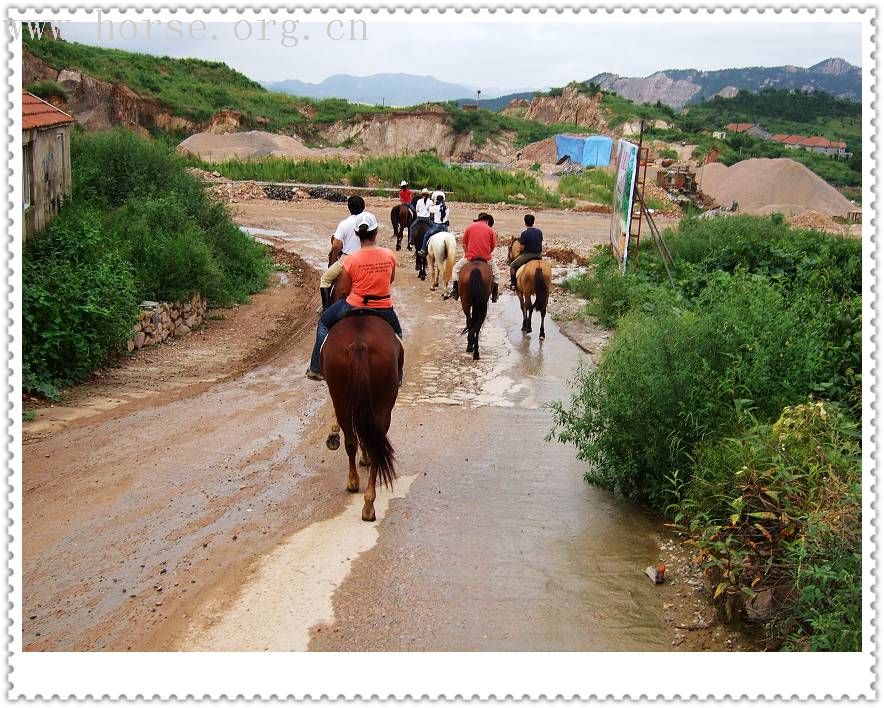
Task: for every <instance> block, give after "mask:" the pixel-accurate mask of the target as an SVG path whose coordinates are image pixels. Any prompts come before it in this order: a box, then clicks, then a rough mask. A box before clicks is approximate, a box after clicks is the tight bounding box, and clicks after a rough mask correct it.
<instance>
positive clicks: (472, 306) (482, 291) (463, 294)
mask: <svg viewBox="0 0 884 708" xmlns="http://www.w3.org/2000/svg"><path fill="white" fill-rule="evenodd" d="M457 282H458V286H457V287H458V293H459V295H460V304H461V307H463V313H464V315H465V316H466V318H467V325H466V327H464V328H463V332H461V334H464V332H466V334H467V351H468V352H472V353H473V359H474V360H477V359H478V358H479V330H480V329H482V325H483V324H484V322H485V317H486V316H487V314H488V298H489V297H490V295H491V266H490V265H488V263H486V262H485V261H482V260H475V261H470V262H469V263H467V264H466V265H465V266H464V267H463V268H461V269H460V275H459V277H458V280H457Z"/></svg>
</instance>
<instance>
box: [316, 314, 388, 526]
mask: <svg viewBox="0 0 884 708" xmlns="http://www.w3.org/2000/svg"><path fill="white" fill-rule="evenodd" d="M404 360H405V352H404V351H403V349H402V342H400V341H399V338H398V337H397V336H396V334H395V333H394V332H393V328H392V327H390V325H389V324H387V322H385V321H384V320H383V319H381V318H380V317H377V316H374V315H371V314H369V313H366V312H365V311H364V310H358V311H357V314H352V315H349V316H347V317H345V318H344V319H342V320H341V321H339V322H338V323H337V324H335V325H334V327H332V328H331V331H330V332H329V333H328V338H327V339H326V340H325V344H323V346H322V353H321V356H320V360H319V361H320V367H321V369H322V374H323V376H325V381H326V383H327V384H328V392H329V394H330V395H331V399H332V403H333V404H334V409H335V417H336V418H337V421H338V425H339V426H340V429H341V431H342V432H343V433H344V448H345V449H346V450H347V457H348V458H349V461H350V471H349V473H348V475H347V491H348V492H353V493H356V492H358V491H359V472H358V471H357V468H356V452H357V451H358V450H359V449H360V448H361V449H362V455H363V458H364V459H365V461H366V462H367V463H368V468H369V472H368V484H366V487H365V504H364V506H363V507H362V520H363V521H374V520H375V513H374V500H375V482H376V480H377V479H380V481H381V483H382V484H384V485H385V486H386V487H388V488H390V487H391V486H392V484H393V480H394V479H395V478H396V470H395V468H394V466H393V462H394V454H393V446H392V445H391V444H390V440H389V438H388V437H387V432H388V431H389V430H390V416H391V414H392V412H393V406H394V405H395V404H396V397H397V395H398V394H399V381H400V375H401V372H402V367H403V365H404ZM336 437H337V433H334V432H333V433H332V434H331V435H329V439H328V441H326V445H328V447H329V448H330V449H335V448H336V447H337V445H338V444H340V443H339V442H338V441H337V440H336Z"/></svg>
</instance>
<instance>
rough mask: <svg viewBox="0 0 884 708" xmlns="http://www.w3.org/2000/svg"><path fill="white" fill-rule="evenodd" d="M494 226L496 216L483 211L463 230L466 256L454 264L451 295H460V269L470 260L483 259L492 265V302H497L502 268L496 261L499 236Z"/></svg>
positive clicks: (456, 296)
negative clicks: (495, 251) (495, 253)
mask: <svg viewBox="0 0 884 708" xmlns="http://www.w3.org/2000/svg"><path fill="white" fill-rule="evenodd" d="M492 226H494V217H493V216H491V214H486V213H485V212H484V211H483V212H482V213H481V214H479V217H478V218H477V219H475V220H474V221H473V223H472V224H470V225H469V226H467V228H466V231H464V232H463V250H464V257H463V258H461V259H460V260H459V261H458V262H457V263H455V264H454V270H453V271H452V273H451V279H452V281H453V282H452V286H451V297H453V298H454V299H455V300H456V299H457V298H458V297H459V295H460V293H459V291H458V285H457V282H458V281H457V278H458V276H459V275H460V269H461V268H463V267H464V266H465V265H466V264H467V263H469V262H470V261H474V260H482V261H485V262H486V263H488V265H490V266H491V277H492V279H493V280H492V282H491V302H497V292H498V287H499V286H500V268H498V266H497V263H495V262H494V249H495V248H496V247H497V236H496V235H495V233H494V229H492V228H491V227H492Z"/></svg>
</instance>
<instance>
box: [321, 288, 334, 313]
mask: <svg viewBox="0 0 884 708" xmlns="http://www.w3.org/2000/svg"><path fill="white" fill-rule="evenodd" d="M331 291H332V289H331V288H319V297H321V298H322V309H323V311H325V310H327V309H328V308H329V305H331Z"/></svg>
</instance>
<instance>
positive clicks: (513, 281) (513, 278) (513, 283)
mask: <svg viewBox="0 0 884 708" xmlns="http://www.w3.org/2000/svg"><path fill="white" fill-rule="evenodd" d="M510 287H511V288H512V289H513V290H515V289H516V274H515V273H513V272H512V271H510Z"/></svg>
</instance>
